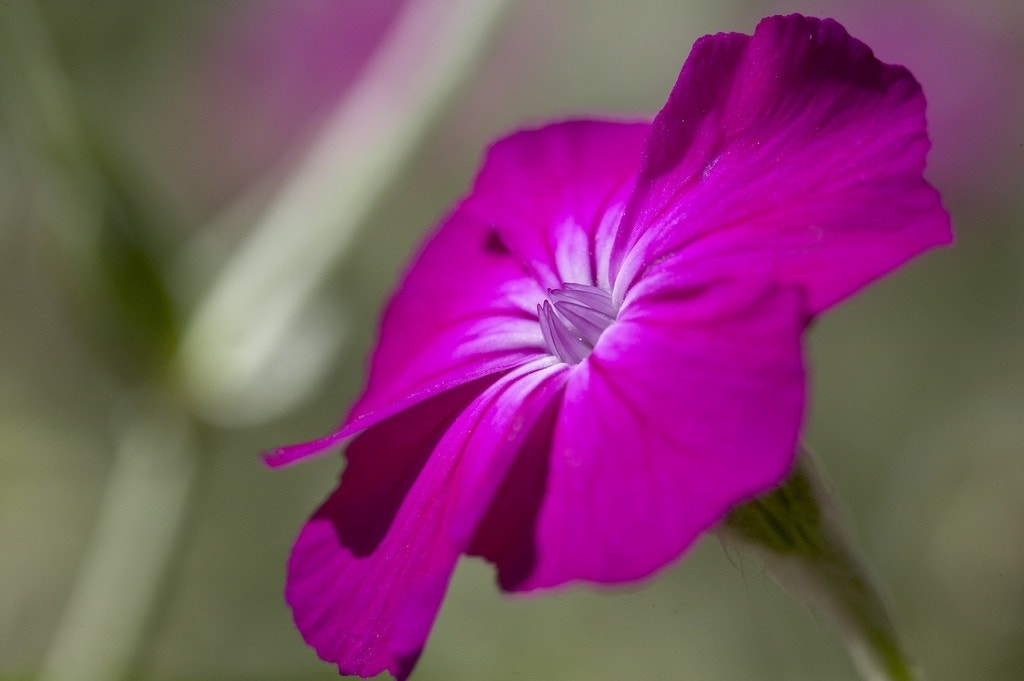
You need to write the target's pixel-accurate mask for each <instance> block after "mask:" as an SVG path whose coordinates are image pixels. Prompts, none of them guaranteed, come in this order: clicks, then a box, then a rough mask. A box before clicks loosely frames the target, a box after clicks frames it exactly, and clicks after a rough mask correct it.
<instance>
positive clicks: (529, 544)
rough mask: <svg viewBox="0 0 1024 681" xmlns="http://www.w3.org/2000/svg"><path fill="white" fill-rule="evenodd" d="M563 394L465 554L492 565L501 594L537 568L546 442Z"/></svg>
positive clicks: (533, 436) (552, 404) (512, 470)
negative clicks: (535, 536) (495, 570)
mask: <svg viewBox="0 0 1024 681" xmlns="http://www.w3.org/2000/svg"><path fill="white" fill-rule="evenodd" d="M563 395H564V388H563V389H561V390H560V391H559V393H558V394H557V395H556V396H555V397H554V398H553V399H552V400H551V402H550V404H548V406H547V407H546V408H545V410H544V412H543V413H542V414H541V415H540V417H539V418H538V420H537V423H536V424H534V426H533V429H532V430H531V431H530V435H529V437H528V438H527V440H526V441H525V442H524V443H523V447H522V449H521V450H520V451H519V453H518V454H517V456H516V458H515V461H514V462H513V464H512V467H511V468H510V469H509V472H508V474H507V475H506V476H505V480H504V481H503V482H502V484H501V487H500V488H499V489H498V493H497V495H496V496H495V498H494V501H493V502H491V505H490V507H489V508H488V510H487V513H486V514H485V515H484V518H483V520H482V521H481V522H480V525H479V526H478V527H477V531H476V534H475V535H474V537H473V541H472V543H471V545H470V548H469V549H468V550H467V553H468V554H470V555H474V556H481V557H482V558H484V559H486V560H488V561H490V562H491V563H494V564H495V566H496V567H497V569H498V583H499V585H500V586H501V588H502V589H504V590H506V591H514V590H516V587H517V585H519V584H520V583H522V582H523V581H524V580H525V579H526V577H527V576H528V575H529V574H530V571H531V570H532V569H533V566H534V564H535V563H536V558H537V546H536V541H535V539H534V535H535V528H536V525H537V518H538V516H539V514H540V509H541V505H542V503H543V501H544V494H545V492H546V490H547V478H548V467H549V462H550V458H551V438H552V434H553V433H554V429H555V424H556V423H557V421H558V414H559V412H560V411H561V405H562V396H563Z"/></svg>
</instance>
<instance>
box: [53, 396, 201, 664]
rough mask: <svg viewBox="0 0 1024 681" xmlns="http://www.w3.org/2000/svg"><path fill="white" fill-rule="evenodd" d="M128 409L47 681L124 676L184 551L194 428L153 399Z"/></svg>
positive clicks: (195, 458) (194, 466)
mask: <svg viewBox="0 0 1024 681" xmlns="http://www.w3.org/2000/svg"><path fill="white" fill-rule="evenodd" d="M129 409H130V411H131V413H130V414H129V416H128V422H127V424H126V426H125V428H124V430H123V432H122V434H121V436H120V441H119V443H118V447H117V450H116V456H115V458H114V465H113V468H112V470H111V472H110V477H109V479H108V482H107V487H106V490H105V492H104V495H103V503H102V506H101V508H100V512H99V518H98V520H97V523H96V527H95V529H94V531H93V536H92V539H91V541H90V542H89V545H88V548H87V551H86V555H85V557H84V559H83V562H82V566H81V568H80V571H79V574H78V577H77V581H76V582H75V585H74V587H73V589H72V593H71V596H70V598H69V599H68V602H67V605H66V606H65V610H64V613H63V616H62V618H61V620H60V623H59V625H58V627H57V630H56V632H55V634H54V637H53V640H52V642H51V644H50V649H49V651H48V653H47V655H46V658H45V659H44V660H43V665H42V669H41V671H40V674H39V680H40V681H72V680H73V681H116V680H117V679H120V678H123V677H124V676H125V673H126V671H127V670H128V668H129V666H130V665H131V663H132V661H133V660H132V658H133V655H134V653H135V651H136V649H137V647H138V644H139V642H140V637H141V635H142V633H143V632H144V631H145V630H146V624H147V622H148V618H149V617H150V616H151V611H152V607H151V606H152V604H153V603H154V602H155V601H156V599H157V598H158V596H159V592H160V587H161V586H162V585H163V584H164V578H165V576H166V569H167V565H168V561H169V559H170V557H171V555H172V553H173V551H174V549H175V547H176V546H177V545H178V543H179V542H178V539H179V537H180V534H181V531H182V527H183V522H184V519H185V518H186V517H187V510H188V507H189V503H188V502H189V500H190V499H191V497H192V491H193V489H194V486H195V483H196V479H197V470H198V464H199V452H198V450H197V448H196V446H195V441H194V433H193V429H192V428H191V426H190V424H189V422H188V420H187V419H186V417H185V416H184V415H183V414H181V413H180V412H178V411H177V410H175V409H173V408H170V407H168V406H167V405H166V404H164V403H162V402H160V401H159V400H154V399H152V398H150V397H148V396H147V397H146V398H144V399H143V400H141V401H140V402H139V403H136V404H132V405H130V407H129Z"/></svg>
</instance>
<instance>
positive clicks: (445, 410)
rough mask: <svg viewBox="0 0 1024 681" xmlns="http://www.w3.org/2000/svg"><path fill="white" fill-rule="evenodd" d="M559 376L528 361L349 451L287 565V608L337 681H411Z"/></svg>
mask: <svg viewBox="0 0 1024 681" xmlns="http://www.w3.org/2000/svg"><path fill="white" fill-rule="evenodd" d="M565 373H566V367H565V366H564V365H560V364H558V363H556V362H555V361H554V360H550V359H545V360H539V361H536V362H532V363H530V364H529V365H525V366H523V367H520V368H519V369H517V370H515V371H513V372H510V373H509V374H507V375H506V376H504V377H502V378H500V379H499V380H497V381H496V382H494V383H493V384H492V385H490V386H489V387H485V389H484V390H483V393H482V394H479V395H478V396H475V399H474V392H475V391H479V390H480V389H481V382H482V381H486V380H487V379H480V381H478V382H477V383H476V384H467V385H464V386H462V387H460V388H456V389H453V390H451V391H448V392H445V393H442V394H440V395H438V396H436V397H434V398H431V399H428V400H425V401H423V402H421V403H419V404H418V405H416V406H414V407H411V408H410V409H408V410H407V411H405V412H403V413H401V414H399V415H397V416H395V417H393V418H391V419H389V420H387V421H385V422H383V423H380V424H378V425H376V426H374V427H372V428H370V429H368V430H367V431H366V432H365V433H363V434H362V435H360V436H359V437H358V438H356V439H355V440H354V441H353V442H352V444H351V446H350V447H349V449H348V452H347V458H348V460H349V463H348V467H347V468H346V470H345V473H344V476H343V478H342V484H341V486H340V487H339V489H338V490H337V491H335V492H334V494H332V495H331V497H330V498H329V499H328V500H327V502H326V503H325V504H324V505H323V506H322V507H321V508H320V509H319V510H318V511H317V512H316V514H315V515H314V516H313V518H312V519H311V520H310V521H309V523H307V525H306V526H305V528H304V529H303V531H302V533H301V534H300V535H299V539H298V541H297V542H296V545H295V548H294V551H293V553H292V558H291V560H290V562H289V573H288V587H287V591H286V598H287V600H288V603H289V604H290V605H291V606H292V609H293V611H294V615H295V621H296V624H297V626H298V628H299V630H300V631H301V632H302V634H303V636H304V637H305V638H306V640H307V641H308V642H309V643H310V645H312V646H313V647H314V648H316V650H317V652H318V653H319V655H320V656H321V657H322V658H324V659H325V660H328V661H331V662H334V663H336V664H337V665H338V669H339V671H340V672H341V673H343V674H357V675H360V676H373V675H375V674H379V673H381V672H383V671H385V670H387V671H390V672H391V673H392V674H394V675H395V676H396V677H398V678H399V679H402V678H405V677H406V676H407V675H408V674H409V672H410V671H411V670H412V667H413V665H414V664H415V662H416V659H417V658H418V657H419V654H420V651H421V649H422V647H423V643H424V641H425V640H426V638H427V635H428V634H429V632H430V628H431V626H432V624H433V621H434V618H435V617H436V615H437V611H438V609H439V607H440V605H441V601H442V599H443V597H444V592H445V590H446V588H447V584H448V580H449V578H450V576H451V573H452V570H453V569H454V567H455V563H456V560H457V558H458V555H459V553H460V552H462V551H463V550H464V549H465V548H466V546H467V545H468V543H469V540H470V536H471V534H472V530H473V528H475V527H476V525H477V524H478V522H479V520H480V517H481V516H482V515H483V513H484V511H485V510H486V508H487V506H488V505H489V504H490V501H491V498H492V497H493V495H494V494H495V491H496V489H497V487H498V485H499V484H500V482H501V480H502V479H503V477H504V476H505V474H506V472H507V470H508V467H509V466H510V465H511V462H512V459H513V458H514V454H515V452H516V451H517V450H518V448H519V446H520V445H521V443H522V441H523V439H524V438H525V437H526V434H527V433H528V432H529V431H530V430H531V428H532V425H533V421H534V420H535V419H536V418H537V417H538V416H539V415H540V414H541V412H542V411H543V409H544V407H545V406H546V404H547V403H548V402H549V401H550V399H551V397H552V396H553V395H554V394H555V392H556V391H557V390H559V389H560V388H561V386H562V385H563V383H564V375H565ZM469 400H472V401H471V402H469Z"/></svg>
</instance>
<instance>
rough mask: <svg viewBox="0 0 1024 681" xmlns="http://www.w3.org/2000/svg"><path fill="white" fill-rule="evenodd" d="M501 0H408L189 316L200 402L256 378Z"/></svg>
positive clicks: (465, 67) (219, 401)
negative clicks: (190, 316) (359, 72)
mask: <svg viewBox="0 0 1024 681" xmlns="http://www.w3.org/2000/svg"><path fill="white" fill-rule="evenodd" d="M507 1H508V0H407V2H406V3H405V5H404V8H403V10H402V13H401V15H400V16H399V18H398V19H397V22H396V24H395V26H394V27H393V28H392V29H391V31H390V33H389V34H388V35H387V36H386V37H385V39H384V42H383V43H382V44H381V46H380V47H378V49H377V51H376V52H375V54H374V57H373V59H372V61H371V62H370V64H369V65H368V66H367V67H366V69H365V70H364V72H363V75H362V76H361V78H360V80H359V81H358V82H357V83H356V84H355V85H354V86H353V87H352V89H351V90H350V91H349V92H348V93H347V94H346V96H345V97H344V98H343V99H342V100H341V102H340V103H339V105H338V107H337V108H336V109H335V111H334V113H333V114H332V115H331V117H330V118H329V120H328V122H327V123H326V124H325V126H324V128H323V129H322V131H321V133H320V135H319V137H318V139H316V140H315V141H314V143H313V144H312V146H311V147H310V148H309V151H308V153H307V154H306V156H305V157H304V158H303V159H302V160H301V161H300V162H299V164H298V165H297V167H295V168H294V170H293V172H292V173H291V174H289V176H288V179H287V180H286V184H285V185H284V186H283V187H282V188H281V190H280V191H279V192H278V193H277V194H276V196H275V197H274V198H273V199H272V201H271V202H270V204H269V207H268V208H267V209H266V211H265V212H264V214H263V216H262V218H261V219H260V220H259V221H258V222H257V223H256V224H255V225H254V226H253V228H252V230H251V231H250V233H249V235H248V237H247V239H246V241H245V242H244V243H242V245H241V247H240V248H239V249H238V250H237V252H236V253H235V254H234V256H233V257H232V258H230V260H229V261H228V262H227V263H226V265H225V266H224V267H223V269H222V270H221V271H220V273H219V275H218V277H217V279H216V280H215V281H214V283H213V285H212V286H211V287H210V288H209V290H208V292H207V294H206V295H205V296H204V298H203V300H202V301H201V303H200V305H199V306H198V309H197V310H196V312H195V314H194V315H193V316H192V318H191V319H190V320H189V323H188V324H187V326H186V333H185V336H184V343H183V345H182V349H181V352H180V355H179V368H180V369H181V377H182V379H183V382H184V387H185V391H186V394H188V395H189V396H190V397H191V398H192V399H193V400H194V401H195V403H196V404H197V406H198V408H200V409H201V410H202V409H204V408H208V410H209V411H210V412H213V413H215V412H217V410H218V407H219V406H220V405H223V404H230V403H231V402H232V401H233V400H235V399H236V396H237V395H240V394H241V395H244V394H245V393H246V392H248V391H250V390H253V389H255V388H256V387H258V386H259V384H260V374H261V370H262V368H263V363H264V362H265V361H266V357H267V356H268V355H270V354H271V353H272V352H273V349H274V348H276V347H278V346H280V345H281V344H282V343H284V342H285V340H286V339H287V337H288V334H289V333H290V332H292V331H293V330H294V327H295V325H296V321H297V317H298V315H299V314H300V313H301V312H302V311H303V308H304V306H306V305H308V304H309V303H310V299H311V297H312V296H313V295H314V294H315V293H316V290H317V289H318V287H319V286H320V285H321V284H322V282H323V281H324V279H325V278H326V276H327V274H328V273H329V272H330V270H331V267H332V266H333V265H334V264H335V263H336V262H337V260H338V259H339V257H340V256H341V255H342V254H344V252H345V251H346V250H347V249H348V247H349V245H350V244H351V242H352V240H353V237H354V236H355V234H356V228H357V227H358V226H359V224H360V223H361V222H362V221H363V219H364V218H365V217H366V215H367V214H368V212H369V211H370V209H371V208H372V207H373V206H374V204H375V203H376V202H377V201H378V199H379V198H380V197H381V195H382V194H383V192H384V190H385V189H386V188H387V186H388V184H389V183H390V181H391V180H392V179H393V178H394V177H395V176H396V175H397V173H398V172H399V171H400V170H401V168H402V166H403V164H404V162H405V161H407V159H408V158H409V157H410V156H411V154H412V152H413V151H414V150H415V148H416V146H417V144H418V142H419V141H420V139H421V138H422V136H423V134H424V132H425V131H426V129H427V126H428V125H429V124H430V123H431V122H433V120H434V119H435V118H436V117H437V115H438V114H439V112H440V111H441V109H442V106H443V104H444V103H445V101H446V100H447V98H448V96H449V95H450V94H451V93H452V92H453V91H454V90H455V88H456V86H457V85H458V84H459V83H460V82H461V81H462V80H463V79H464V78H465V77H466V76H467V75H468V74H469V73H471V72H472V69H473V67H475V66H476V65H477V56H478V53H479V51H480V48H481V47H482V46H483V44H484V39H485V37H486V36H487V35H488V33H489V31H490V29H491V28H492V27H493V26H494V25H495V23H496V19H497V17H498V15H499V11H500V9H501V8H502V6H503V5H504V4H505V2H507ZM243 202H244V203H248V201H247V200H246V199H243ZM229 212H230V211H229Z"/></svg>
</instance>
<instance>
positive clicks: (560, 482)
mask: <svg viewBox="0 0 1024 681" xmlns="http://www.w3.org/2000/svg"><path fill="white" fill-rule="evenodd" d="M801 303H802V301H801V300H800V298H799V296H798V295H797V294H796V292H794V291H793V290H786V289H778V288H769V287H767V286H765V285H763V284H758V283H756V282H719V283H718V284H716V285H715V286H711V287H707V288H704V289H693V290H685V289H674V290H673V289H669V288H663V289H662V290H660V291H659V292H658V293H657V294H654V295H650V296H647V297H644V298H641V299H638V300H634V301H633V302H632V303H631V304H630V305H628V306H627V307H626V308H624V309H623V310H622V311H621V313H620V316H619V321H618V322H616V323H615V324H614V325H613V326H611V327H610V328H609V329H608V331H607V332H606V333H605V335H604V336H603V337H602V338H601V340H600V342H599V343H598V345H597V347H595V349H594V353H593V355H591V357H590V358H589V359H588V360H586V361H585V362H583V363H581V364H580V365H578V366H577V367H575V368H574V370H573V371H572V372H571V373H570V378H569V382H568V384H567V386H566V389H565V398H564V401H563V404H562V406H561V411H560V413H559V414H558V416H557V420H555V421H553V429H552V432H553V434H552V435H551V438H552V439H551V441H550V450H549V451H550V454H548V457H549V458H548V460H547V462H546V470H545V465H544V464H543V463H542V464H540V465H538V463H537V461H538V457H540V459H543V458H544V454H543V450H530V449H528V448H524V452H526V455H527V456H532V457H533V459H532V461H529V462H525V460H524V463H523V464H522V465H521V466H520V468H519V470H515V471H513V475H516V474H518V475H520V476H521V477H522V480H520V481H515V480H511V479H510V481H508V482H507V483H506V487H507V489H509V490H511V491H512V492H516V490H517V487H518V489H520V490H521V489H522V488H525V487H528V486H530V485H537V484H538V483H541V484H543V485H544V489H545V491H544V497H543V499H542V500H540V501H539V503H538V500H537V499H536V498H531V497H530V496H529V495H524V496H522V497H521V498H520V499H516V498H513V497H512V496H511V495H505V496H504V497H502V496H499V499H498V500H497V501H496V502H495V503H496V505H497V504H505V506H506V510H505V516H506V518H512V517H515V516H517V515H518V516H522V517H525V518H527V522H532V523H534V525H535V526H534V527H533V528H532V532H531V534H532V537H533V545H534V551H535V555H534V556H533V557H532V560H533V565H532V566H524V565H522V561H521V556H520V557H517V556H510V555H506V556H501V555H499V556H498V558H499V559H500V562H499V569H500V570H502V572H503V573H504V574H503V580H502V583H503V586H505V587H506V588H513V589H519V590H529V589H534V588H538V587H550V586H555V585H558V584H561V583H564V582H567V581H570V580H587V581H592V582H601V583H614V582H623V581H629V580H635V579H639V578H642V577H645V576H647V575H650V574H651V573H652V572H654V571H656V570H658V569H659V568H661V567H662V566H664V565H665V564H666V563H668V562H670V561H672V560H674V559H675V558H677V557H678V556H679V555H680V554H681V553H682V552H683V551H684V550H685V549H686V548H687V547H688V546H689V545H690V544H691V543H692V542H693V540H694V539H695V538H696V537H697V535H699V534H700V533H701V532H703V531H704V530H707V529H708V528H709V527H711V526H712V525H714V524H716V523H717V522H718V521H720V520H721V519H722V517H723V516H724V515H725V513H726V512H727V511H728V510H729V508H731V507H732V506H733V505H734V504H736V503H737V502H739V501H742V500H744V499H747V498H749V497H751V496H754V495H756V494H758V493H761V492H763V491H765V490H767V489H768V488H770V487H771V486H772V485H774V484H776V483H778V482H779V481H780V480H782V479H783V477H784V476H785V475H786V473H787V471H788V470H789V467H790V465H791V463H792V461H793V456H794V451H795V448H796V443H797V436H798V431H799V426H800V421H801V416H802V413H803V399H804V375H803V367H802V362H801V353H800V335H801V332H802V331H803V329H804V326H805V323H804V322H805V319H804V313H803V311H802V310H801ZM540 423H541V425H542V426H543V425H544V421H541V422H540ZM531 478H532V479H531ZM503 493H504V490H503ZM518 494H522V493H521V491H520V492H518ZM538 505H539V509H538V508H537V506H538ZM531 518H535V520H531ZM510 522H511V521H510ZM485 524H486V521H485ZM482 527H483V526H482ZM510 536H511V533H510ZM521 536H522V528H521V527H520V542H521ZM517 560H518V562H517Z"/></svg>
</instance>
